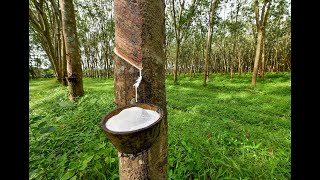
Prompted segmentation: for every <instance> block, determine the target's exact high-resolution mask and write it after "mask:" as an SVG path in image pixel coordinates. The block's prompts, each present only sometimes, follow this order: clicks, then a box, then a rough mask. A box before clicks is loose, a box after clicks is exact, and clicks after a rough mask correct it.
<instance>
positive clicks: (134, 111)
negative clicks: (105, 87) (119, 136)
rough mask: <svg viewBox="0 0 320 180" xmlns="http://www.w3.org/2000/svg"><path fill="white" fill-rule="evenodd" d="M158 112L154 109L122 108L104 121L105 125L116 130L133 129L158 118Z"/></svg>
mask: <svg viewBox="0 0 320 180" xmlns="http://www.w3.org/2000/svg"><path fill="white" fill-rule="evenodd" d="M159 117H160V114H159V113H157V112H156V111H152V110H148V109H143V108H140V107H131V108H127V109H124V110H122V111H121V112H120V113H119V114H117V115H115V116H113V117H111V118H110V119H109V120H108V121H107V122H106V127H107V128H108V129H110V130H112V131H116V132H126V131H133V130H137V129H141V128H144V127H147V126H149V125H151V124H152V123H154V122H155V121H156V120H158V119H159Z"/></svg>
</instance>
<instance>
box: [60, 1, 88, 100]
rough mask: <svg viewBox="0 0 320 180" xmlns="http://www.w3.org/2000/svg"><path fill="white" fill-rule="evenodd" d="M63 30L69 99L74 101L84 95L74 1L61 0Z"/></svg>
mask: <svg viewBox="0 0 320 180" xmlns="http://www.w3.org/2000/svg"><path fill="white" fill-rule="evenodd" d="M60 8H61V15H62V30H63V35H64V40H65V47H66V60H67V72H68V78H67V80H68V87H69V99H70V100H71V101H74V100H75V99H76V98H77V97H79V96H82V95H83V94H84V91H83V81H82V67H81V62H80V48H79V42H78V37H77V28H76V20H75V13H74V6H73V1H72V0H60Z"/></svg>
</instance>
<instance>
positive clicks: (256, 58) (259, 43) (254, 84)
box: [251, 29, 263, 87]
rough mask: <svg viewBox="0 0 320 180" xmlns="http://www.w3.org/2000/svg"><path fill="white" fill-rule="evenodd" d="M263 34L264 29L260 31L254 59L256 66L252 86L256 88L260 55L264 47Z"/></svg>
mask: <svg viewBox="0 0 320 180" xmlns="http://www.w3.org/2000/svg"><path fill="white" fill-rule="evenodd" d="M262 32H263V31H262V29H258V40H257V46H256V55H255V58H254V66H253V72H252V81H251V85H252V86H253V87H256V82H257V74H258V67H259V60H260V54H261V45H262Z"/></svg>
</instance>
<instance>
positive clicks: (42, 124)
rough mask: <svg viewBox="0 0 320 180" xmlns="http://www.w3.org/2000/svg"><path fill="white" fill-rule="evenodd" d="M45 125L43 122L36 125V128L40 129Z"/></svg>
mask: <svg viewBox="0 0 320 180" xmlns="http://www.w3.org/2000/svg"><path fill="white" fill-rule="evenodd" d="M46 124H47V121H43V122H42V123H40V124H38V126H37V127H38V128H42V127H43V126H44V125H46Z"/></svg>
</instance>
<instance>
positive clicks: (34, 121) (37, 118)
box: [30, 115, 44, 124]
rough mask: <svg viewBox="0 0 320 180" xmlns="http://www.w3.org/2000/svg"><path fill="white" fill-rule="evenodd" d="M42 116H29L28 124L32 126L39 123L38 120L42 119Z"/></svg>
mask: <svg viewBox="0 0 320 180" xmlns="http://www.w3.org/2000/svg"><path fill="white" fill-rule="evenodd" d="M43 117H44V116H38V115H36V116H31V117H30V124H34V123H36V122H37V121H39V120H40V119H42V118H43Z"/></svg>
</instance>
